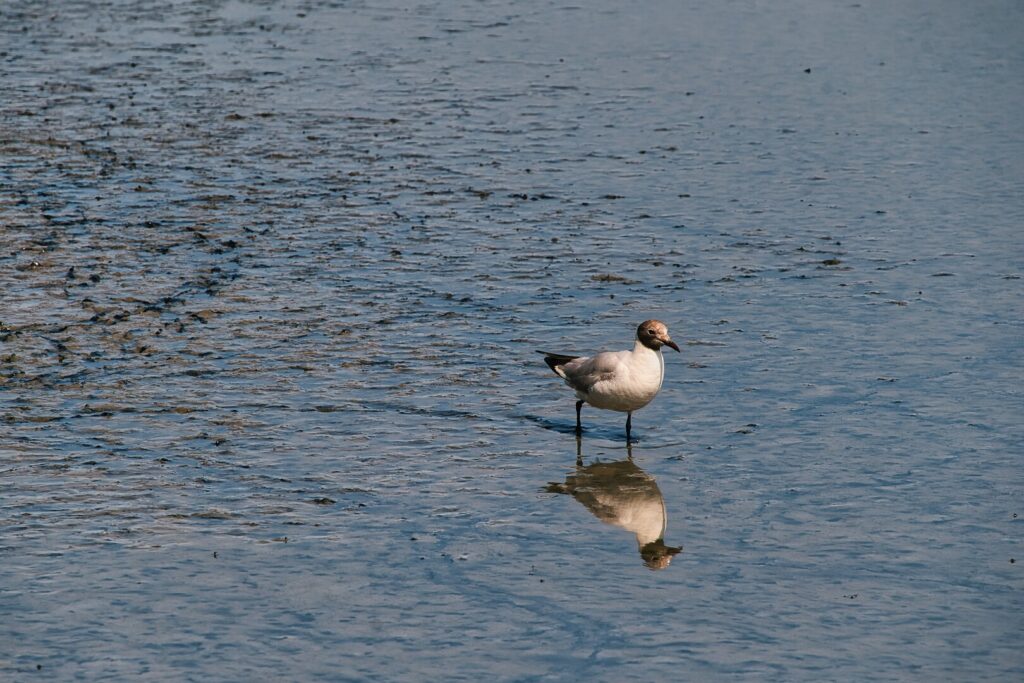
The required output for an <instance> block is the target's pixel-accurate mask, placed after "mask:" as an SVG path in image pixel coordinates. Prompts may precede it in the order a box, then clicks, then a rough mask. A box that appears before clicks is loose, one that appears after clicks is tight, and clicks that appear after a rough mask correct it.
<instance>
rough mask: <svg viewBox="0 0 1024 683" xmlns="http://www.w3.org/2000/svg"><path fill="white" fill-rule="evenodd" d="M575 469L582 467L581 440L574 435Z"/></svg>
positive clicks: (578, 436)
mask: <svg viewBox="0 0 1024 683" xmlns="http://www.w3.org/2000/svg"><path fill="white" fill-rule="evenodd" d="M576 467H583V439H582V438H581V437H580V435H579V434H577V435H576Z"/></svg>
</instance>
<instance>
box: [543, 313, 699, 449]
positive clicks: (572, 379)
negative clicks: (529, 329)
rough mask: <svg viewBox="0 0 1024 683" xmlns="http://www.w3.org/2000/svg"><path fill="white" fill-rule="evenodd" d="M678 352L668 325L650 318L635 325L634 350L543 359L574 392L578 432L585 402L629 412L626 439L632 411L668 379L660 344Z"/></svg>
mask: <svg viewBox="0 0 1024 683" xmlns="http://www.w3.org/2000/svg"><path fill="white" fill-rule="evenodd" d="M662 346H668V347H669V348H672V349H675V350H676V351H679V346H677V345H676V343H675V342H674V341H672V339H671V337H669V336H668V327H667V326H666V325H665V323H663V322H661V321H660V320H647V321H645V322H642V323H640V326H639V327H637V328H636V343H635V344H633V350H632V351H605V352H603V353H599V354H597V355H596V356H589V357H588V356H582V357H581V356H565V355H562V354H559V353H546V352H544V351H539V352H538V353H543V354H544V362H545V363H547V364H548V367H549V368H551V369H552V370H554V372H555V374H556V375H558V376H559V377H561V378H562V379H564V380H565V383H566V384H568V385H569V386H570V387H571V388H572V389H573V390H574V391H575V392H576V398H577V399H579V400H578V401H576V433H577V434H580V433H582V431H583V426H582V425H581V423H580V410H581V409H582V408H583V404H584V403H589V404H590V405H592V406H594V407H595V408H603V409H605V410H617V411H619V412H620V413H627V416H626V440H627V441H628V440H629V430H630V427H631V426H632V424H631V423H632V421H633V411H634V410H640V409H641V408H643V407H644V406H645V405H647V404H648V403H650V402H651V400H653V399H654V397H655V396H657V395H658V390H659V389H661V382H662V380H663V379H664V378H665V359H664V358H663V357H662V355H661V347H662Z"/></svg>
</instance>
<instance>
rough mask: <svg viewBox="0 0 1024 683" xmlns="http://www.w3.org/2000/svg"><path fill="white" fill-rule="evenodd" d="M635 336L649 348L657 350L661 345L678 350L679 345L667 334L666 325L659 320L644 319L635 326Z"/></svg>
mask: <svg viewBox="0 0 1024 683" xmlns="http://www.w3.org/2000/svg"><path fill="white" fill-rule="evenodd" d="M636 338H637V339H639V340H640V343H641V344H643V345H644V346H646V347H647V348H649V349H654V350H655V351H657V350H659V349H660V348H661V347H662V346H667V347H669V348H670V349H675V350H676V351H678V350H679V346H678V345H677V344H676V343H675V342H674V341H672V338H671V337H670V336H668V327H667V326H666V325H665V323H663V322H661V321H660V320H645V321H644V322H642V323H640V327H638V328H636Z"/></svg>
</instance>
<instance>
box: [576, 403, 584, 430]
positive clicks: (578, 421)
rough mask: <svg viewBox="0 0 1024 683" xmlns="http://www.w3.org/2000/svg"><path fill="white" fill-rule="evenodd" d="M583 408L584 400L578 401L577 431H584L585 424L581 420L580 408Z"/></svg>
mask: <svg viewBox="0 0 1024 683" xmlns="http://www.w3.org/2000/svg"><path fill="white" fill-rule="evenodd" d="M582 408H583V401H576V433H577V434H580V433H582V432H583V424H582V423H581V422H580V410H581V409H582Z"/></svg>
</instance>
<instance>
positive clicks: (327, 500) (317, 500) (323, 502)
mask: <svg viewBox="0 0 1024 683" xmlns="http://www.w3.org/2000/svg"><path fill="white" fill-rule="evenodd" d="M336 502H338V501H336V500H334V499H333V498H328V497H326V496H324V497H322V498H314V499H313V503H315V504H316V505H334V504H335V503H336Z"/></svg>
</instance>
